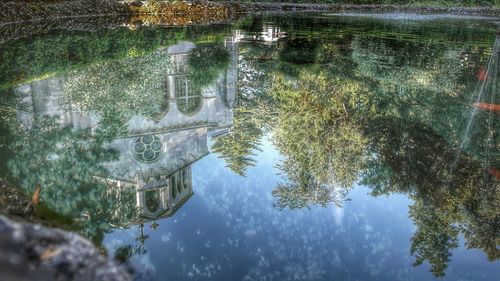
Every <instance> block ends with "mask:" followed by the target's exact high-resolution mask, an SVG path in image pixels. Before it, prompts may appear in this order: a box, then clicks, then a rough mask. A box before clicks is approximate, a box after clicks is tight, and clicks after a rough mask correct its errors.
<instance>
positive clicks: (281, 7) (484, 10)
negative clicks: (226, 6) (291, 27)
mask: <svg viewBox="0 0 500 281" xmlns="http://www.w3.org/2000/svg"><path fill="white" fill-rule="evenodd" d="M233 5H237V6H239V7H241V8H242V9H246V10H250V11H252V12H253V11H266V10H267V11H310V12H314V11H318V12H325V11H329V12H359V13H380V12H383V13H388V12H389V13H414V14H450V15H470V16H478V15H479V16H494V17H499V16H500V8H494V7H438V6H404V5H351V4H302V3H300V4H299V3H270V2H263V3H258V2H253V3H245V2H237V3H234V4H233Z"/></svg>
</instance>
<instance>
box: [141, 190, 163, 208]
mask: <svg viewBox="0 0 500 281" xmlns="http://www.w3.org/2000/svg"><path fill="white" fill-rule="evenodd" d="M145 197H146V209H147V210H148V211H149V212H151V213H154V212H156V211H158V209H159V208H160V194H159V192H158V190H148V191H146V193H145Z"/></svg>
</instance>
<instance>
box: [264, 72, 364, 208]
mask: <svg viewBox="0 0 500 281" xmlns="http://www.w3.org/2000/svg"><path fill="white" fill-rule="evenodd" d="M362 91H363V88H362V86H361V85H360V84H359V83H356V82H355V81H351V80H340V79H337V80H334V81H332V80H329V79H327V77H326V76H325V75H323V74H320V75H310V74H307V73H304V74H303V75H302V77H301V78H300V79H299V80H298V81H297V82H286V81H285V80H283V79H277V80H276V81H275V84H274V88H273V89H272V95H273V96H274V97H275V100H276V103H275V104H274V108H275V110H276V111H277V112H276V113H275V114H274V116H276V117H275V120H274V124H273V133H274V134H273V139H274V141H275V142H276V144H277V147H278V149H279V150H280V151H281V153H282V154H283V155H285V157H286V158H285V160H284V162H283V164H282V166H281V168H282V170H283V171H284V172H285V173H286V174H287V176H288V177H289V180H290V182H289V183H287V184H285V185H282V186H279V187H278V189H277V190H276V191H275V192H274V195H276V196H292V197H291V198H283V197H280V198H279V199H278V200H279V201H278V205H279V206H281V207H285V206H289V207H292V206H293V207H299V206H307V205H308V204H315V203H321V204H322V205H324V204H326V203H327V202H328V200H335V201H337V199H338V195H339V194H338V193H339V191H340V190H341V189H346V188H348V187H350V186H352V185H353V183H354V181H355V180H356V178H357V175H358V173H359V171H360V170H361V169H362V168H363V165H364V164H363V162H364V160H363V159H364V155H363V154H364V150H365V148H366V141H365V139H364V138H363V136H362V135H361V131H360V126H359V125H358V124H357V123H356V122H357V121H360V119H359V118H358V117H355V116H354V115H352V112H351V113H349V112H350V111H352V110H351V109H350V108H349V105H348V104H349V103H348V97H349V96H350V95H352V94H355V93H360V92H362ZM335 193H337V194H335ZM319 195H321V196H322V197H319ZM312 199H313V200H312ZM294 200H296V201H297V202H293V201H294ZM306 201H309V202H306ZM285 202H286V204H284V203H285ZM337 203H338V201H337Z"/></svg>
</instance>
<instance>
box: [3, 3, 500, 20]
mask: <svg viewBox="0 0 500 281" xmlns="http://www.w3.org/2000/svg"><path fill="white" fill-rule="evenodd" d="M98 3H99V4H98V5H95V6H88V4H87V3H86V2H85V1H84V0H81V1H71V2H61V3H57V4H46V5H28V4H22V3H15V2H7V3H1V4H0V25H6V24H12V23H25V22H26V23H30V22H31V23H36V22H38V21H43V20H58V19H66V18H68V19H70V18H80V17H96V16H99V17H117V16H122V17H123V16H129V17H134V16H144V15H154V16H158V17H168V18H172V17H177V16H179V17H182V16H185V15H186V14H189V15H199V16H201V17H202V18H207V17H209V18H210V17H215V18H218V19H220V18H221V17H227V18H230V17H231V16H229V15H230V14H231V15H234V14H251V13H255V12H259V13H261V12H280V11H282V12H338V13H411V14H449V15H465V16H489V17H500V8H496V7H437V6H404V5H350V4H304V3H272V2H210V1H202V2H199V1H196V2H185V1H182V2H157V4H155V5H154V6H152V5H150V4H144V3H142V2H133V3H130V4H126V3H120V2H116V1H112V0H104V1H101V2H98Z"/></svg>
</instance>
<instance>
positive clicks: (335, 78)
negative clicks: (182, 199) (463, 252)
mask: <svg viewBox="0 0 500 281" xmlns="http://www.w3.org/2000/svg"><path fill="white" fill-rule="evenodd" d="M289 32H290V31H289ZM349 40H351V39H346V40H344V41H343V40H340V39H331V40H330V41H329V40H323V41H320V43H319V47H317V48H315V50H317V52H318V53H317V54H316V55H315V61H316V62H318V61H320V62H321V66H322V70H321V71H318V68H317V66H315V65H312V64H310V65H305V66H301V67H296V68H294V71H293V73H291V74H290V73H287V72H284V71H282V70H281V69H280V68H279V67H278V66H279V64H283V63H290V62H292V64H293V60H290V59H289V60H288V61H287V62H283V60H282V59H283V58H281V59H280V60H278V61H275V60H277V59H278V58H279V54H280V53H279V52H278V55H277V54H276V53H275V52H273V50H269V49H268V48H266V47H263V46H254V45H248V47H249V48H250V49H251V50H249V51H246V52H245V53H243V56H244V57H245V58H248V57H251V58H255V63H254V67H255V70H256V72H258V71H263V72H265V73H267V74H268V75H267V76H264V77H266V78H268V80H269V81H272V84H273V87H272V88H270V89H269V90H264V91H263V94H262V95H260V96H258V97H257V98H256V99H255V100H257V99H258V100H259V102H257V103H255V105H254V108H257V109H255V110H254V111H256V112H257V113H254V116H257V119H259V117H262V116H266V117H268V118H270V120H266V123H267V125H265V126H264V127H265V128H266V129H268V130H269V131H270V132H271V135H272V137H273V140H274V142H275V144H276V146H277V148H278V149H279V150H280V152H281V153H282V154H283V156H284V160H283V162H282V163H281V165H280V169H281V171H283V172H284V173H285V175H286V176H287V178H288V180H287V181H285V182H284V183H281V184H280V185H278V187H277V188H276V189H275V190H274V191H273V195H274V196H275V197H276V200H277V201H276V203H275V204H276V206H278V207H280V208H291V209H294V208H302V207H308V206H310V205H312V204H320V205H326V204H327V203H329V202H335V203H339V202H341V200H343V198H344V196H345V193H346V190H347V188H349V187H350V186H352V185H353V183H354V182H355V181H357V180H360V181H361V182H362V183H363V184H365V185H367V186H369V187H370V188H371V189H372V194H373V195H375V196H376V195H381V194H390V193H402V194H406V195H408V196H409V197H411V198H412V199H413V200H414V204H413V205H412V206H411V207H410V216H411V218H412V219H413V221H414V223H415V225H416V227H417V231H416V232H415V234H414V237H413V238H412V248H411V251H412V253H413V254H414V255H415V256H416V262H415V264H416V265H418V264H421V263H422V262H424V261H426V260H427V261H429V262H430V263H431V266H432V272H433V273H434V274H435V275H436V276H442V275H443V274H444V271H445V269H446V267H447V263H448V261H449V259H450V255H451V252H450V251H451V250H452V249H453V248H455V247H457V246H458V238H457V237H458V235H459V234H460V233H463V234H464V236H465V238H466V240H467V246H468V247H469V248H478V249H481V250H483V251H484V252H485V253H486V254H487V255H488V257H489V259H490V260H495V259H498V258H499V250H498V246H497V245H498V244H499V240H500V235H499V234H498V228H499V225H500V207H499V206H500V203H499V201H498V200H499V199H498V198H500V195H499V192H500V189H499V185H498V183H496V182H494V180H493V179H492V178H490V177H489V176H488V174H487V173H486V172H485V165H486V167H489V165H494V164H495V161H497V160H495V159H494V158H495V157H494V156H493V157H491V155H496V154H497V153H498V151H497V150H498V146H496V144H497V143H498V140H497V139H498V134H496V133H495V128H497V127H495V126H498V122H496V121H495V120H491V117H490V118H489V119H487V120H486V118H487V117H488V116H486V114H482V113H481V114H482V115H480V116H478V117H477V123H475V124H474V128H473V132H472V133H471V135H472V136H473V137H474V142H473V143H471V145H470V147H468V149H467V150H466V152H467V153H471V155H466V154H465V153H464V152H461V151H459V150H458V149H457V147H458V146H459V144H460V143H461V141H462V139H461V138H462V137H463V136H462V132H463V130H464V125H465V124H464V120H463V114H464V111H466V110H467V108H469V106H470V104H469V103H470V93H471V92H473V91H474V86H475V85H476V81H474V80H473V79H475V78H474V77H475V76H472V77H470V76H471V75H470V73H469V74H468V72H467V71H468V69H466V67H467V66H465V67H464V66H463V65H461V62H460V60H461V56H462V54H463V53H464V52H467V50H462V49H459V48H456V47H448V46H447V45H440V46H438V47H436V48H434V46H433V45H432V44H429V43H425V42H412V43H402V42H398V40H382V39H381V40H378V39H377V40H368V41H364V40H362V39H359V38H358V39H355V40H353V41H352V42H351V43H349V44H348V45H349V46H350V48H352V49H349V48H346V47H345V46H346V42H349ZM279 44H280V43H279V42H278V45H279ZM279 48H282V47H280V46H278V49H279ZM414 50H419V52H418V53H417V54H416V55H415V52H414ZM292 51H293V50H292ZM285 53H286V52H285ZM289 54H290V56H299V54H298V53H296V54H293V52H289ZM410 54H411V55H410ZM471 59H472V58H471ZM475 60H476V61H475V62H474V64H481V62H484V61H485V60H484V57H483V56H478V57H476V58H475ZM310 73H315V74H314V75H311V74H310ZM283 75H285V77H286V78H283V77H282V76H283ZM287 75H288V76H287ZM495 81H496V80H495ZM262 84H265V83H262ZM494 95H495V94H494V93H493V92H492V91H491V89H486V92H485V93H484V97H485V98H486V99H489V100H494V99H495V97H494ZM485 121H487V122H485ZM495 122H496V123H495ZM254 123H255V124H259V122H254ZM262 123H264V122H262ZM234 130H235V131H236V130H239V129H237V128H236V127H235V128H234ZM478 136H483V138H480V137H478ZM246 155H249V154H246ZM488 155H490V156H489V157H488ZM244 156H245V155H243V156H241V157H244ZM492 158H493V159H492ZM478 159H480V160H481V162H480V161H478Z"/></svg>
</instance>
